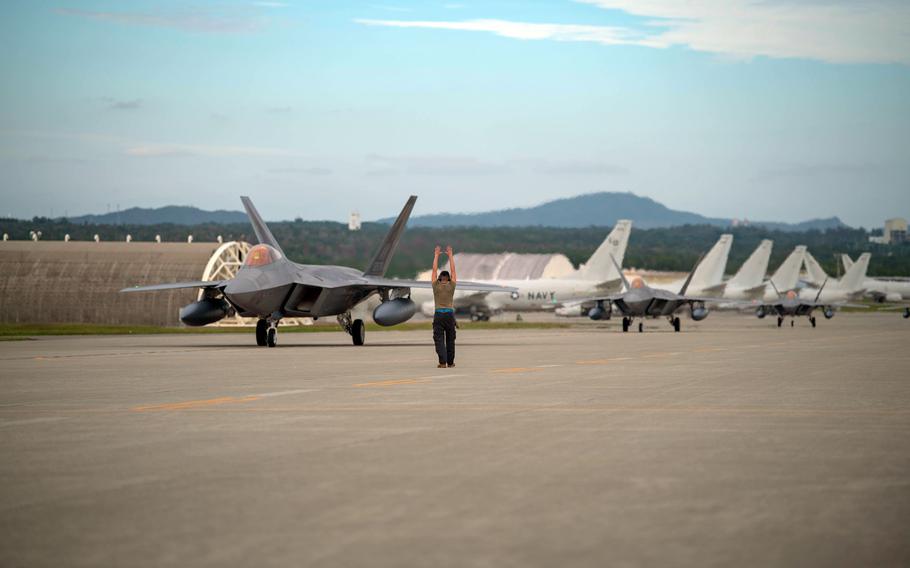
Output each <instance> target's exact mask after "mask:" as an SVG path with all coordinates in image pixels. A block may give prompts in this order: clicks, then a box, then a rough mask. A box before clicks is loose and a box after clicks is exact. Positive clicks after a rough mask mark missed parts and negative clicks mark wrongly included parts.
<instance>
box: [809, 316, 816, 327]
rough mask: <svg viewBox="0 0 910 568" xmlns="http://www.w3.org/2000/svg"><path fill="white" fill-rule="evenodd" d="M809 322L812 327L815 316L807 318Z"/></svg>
mask: <svg viewBox="0 0 910 568" xmlns="http://www.w3.org/2000/svg"><path fill="white" fill-rule="evenodd" d="M809 323H811V324H812V327H815V317H811V318H809Z"/></svg>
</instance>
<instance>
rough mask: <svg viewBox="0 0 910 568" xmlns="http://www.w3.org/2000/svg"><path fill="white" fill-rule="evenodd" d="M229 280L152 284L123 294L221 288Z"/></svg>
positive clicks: (127, 289) (128, 290) (128, 289)
mask: <svg viewBox="0 0 910 568" xmlns="http://www.w3.org/2000/svg"><path fill="white" fill-rule="evenodd" d="M227 283H228V281H227V280H199V281H197V282H173V283H171V284H152V285H150V286H133V287H131V288H124V289H123V290H120V291H121V292H155V291H158V290H179V289H181V288H221V287H222V286H224V285H225V284H227Z"/></svg>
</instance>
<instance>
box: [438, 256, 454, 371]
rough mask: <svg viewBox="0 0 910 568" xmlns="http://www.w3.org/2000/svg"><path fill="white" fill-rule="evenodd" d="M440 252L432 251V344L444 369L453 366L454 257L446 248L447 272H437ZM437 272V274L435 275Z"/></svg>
mask: <svg viewBox="0 0 910 568" xmlns="http://www.w3.org/2000/svg"><path fill="white" fill-rule="evenodd" d="M440 254H442V251H441V250H440V249H439V247H438V246H437V247H436V249H435V250H434V251H433V301H434V303H435V304H436V311H435V313H434V314H433V343H435V344H436V355H438V356H439V365H437V367H439V368H440V369H445V368H446V367H447V366H448V367H454V366H455V283H456V281H457V277H456V276H455V255H454V254H452V247H451V246H447V247H446V256H448V257H449V268H450V269H451V270H452V274H449V272H448V270H443V271H442V272H438V270H439V255H440ZM437 272H438V274H437Z"/></svg>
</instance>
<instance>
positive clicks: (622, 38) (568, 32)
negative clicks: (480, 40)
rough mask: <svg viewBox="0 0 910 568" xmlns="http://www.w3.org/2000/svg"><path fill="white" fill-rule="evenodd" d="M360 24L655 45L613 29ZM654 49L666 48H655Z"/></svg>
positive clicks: (489, 23) (492, 23) (496, 23)
mask: <svg viewBox="0 0 910 568" xmlns="http://www.w3.org/2000/svg"><path fill="white" fill-rule="evenodd" d="M356 21H357V22H358V23H361V24H365V25H368V26H386V27H395V28H429V29H440V30H459V31H470V32H489V33H493V34H496V35H498V36H502V37H508V38H512V39H526V40H532V39H536V40H540V39H551V40H555V41H590V42H595V43H601V44H606V45H620V44H636V45H651V43H652V42H650V41H649V40H648V39H647V38H646V37H645V36H644V35H643V34H642V33H641V32H638V31H635V30H632V29H629V28H620V27H612V26H587V25H576V24H535V23H528V22H512V21H508V20H466V21H461V22H444V21H420V20H369V19H359V20H356ZM652 47H666V46H664V45H652Z"/></svg>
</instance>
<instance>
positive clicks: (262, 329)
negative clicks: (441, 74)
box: [256, 319, 269, 347]
mask: <svg viewBox="0 0 910 568" xmlns="http://www.w3.org/2000/svg"><path fill="white" fill-rule="evenodd" d="M268 329H269V322H267V321H266V320H264V319H261V320H259V321H257V322H256V345H258V346H259V347H265V345H266V341H268V338H267V337H266V335H267V332H268Z"/></svg>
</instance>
